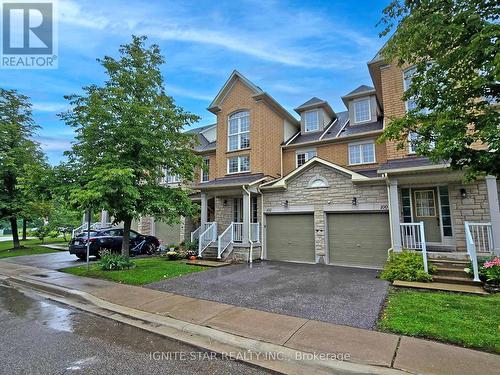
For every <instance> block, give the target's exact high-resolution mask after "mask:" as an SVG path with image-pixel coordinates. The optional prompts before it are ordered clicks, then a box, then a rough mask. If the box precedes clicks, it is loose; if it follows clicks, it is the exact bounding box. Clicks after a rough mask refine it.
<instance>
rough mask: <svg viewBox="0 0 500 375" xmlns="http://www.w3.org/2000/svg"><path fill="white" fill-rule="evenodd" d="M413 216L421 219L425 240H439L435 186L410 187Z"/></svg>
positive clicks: (439, 231)
mask: <svg viewBox="0 0 500 375" xmlns="http://www.w3.org/2000/svg"><path fill="white" fill-rule="evenodd" d="M412 194H413V196H412V198H413V199H412V200H413V216H414V219H415V221H416V222H420V221H423V222H424V229H425V240H426V242H437V243H440V242H441V228H440V225H441V223H440V218H439V204H438V192H437V189H436V188H435V187H429V188H418V189H412Z"/></svg>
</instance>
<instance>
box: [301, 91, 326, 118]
mask: <svg viewBox="0 0 500 375" xmlns="http://www.w3.org/2000/svg"><path fill="white" fill-rule="evenodd" d="M319 107H322V108H324V110H325V111H326V113H328V115H329V116H330V117H335V111H334V110H333V109H332V107H330V104H328V102H327V101H326V100H323V99H320V98H318V97H316V96H314V97H312V98H311V99H309V100H308V101H307V102H305V103H304V104H301V105H299V106H298V107H297V108H294V111H295V112H297V113H299V114H300V113H301V112H303V111H305V110H307V109H309V108H319Z"/></svg>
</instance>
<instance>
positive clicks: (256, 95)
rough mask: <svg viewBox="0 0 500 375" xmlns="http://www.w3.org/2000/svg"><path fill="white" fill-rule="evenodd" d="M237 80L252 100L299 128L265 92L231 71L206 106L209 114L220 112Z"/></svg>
mask: <svg viewBox="0 0 500 375" xmlns="http://www.w3.org/2000/svg"><path fill="white" fill-rule="evenodd" d="M238 80H239V81H240V82H242V83H243V84H244V85H246V86H247V87H248V88H249V89H250V90H251V91H252V94H253V95H252V97H253V99H254V100H263V101H265V102H266V103H267V104H268V105H269V106H270V107H271V108H272V109H274V110H275V111H276V112H278V113H279V114H280V115H281V116H283V117H284V118H286V119H287V120H288V121H289V122H290V123H292V124H293V125H295V126H299V124H300V123H299V121H298V120H297V119H296V118H295V117H294V116H293V115H292V114H291V113H290V112H288V111H287V110H286V109H285V108H284V107H283V106H282V105H281V104H279V103H278V102H277V101H276V99H274V98H273V97H272V96H271V95H269V94H268V93H267V92H265V91H263V90H262V89H261V88H260V87H259V86H257V85H255V84H254V83H252V82H251V81H250V80H249V79H247V78H246V77H245V76H244V75H243V74H241V73H240V72H238V71H237V70H233V72H232V73H231V75H230V76H229V78H228V79H227V81H226V82H225V83H224V85H223V86H222V88H221V89H220V90H219V92H218V93H217V95H216V96H215V98H214V100H213V101H212V103H210V105H209V106H208V108H207V109H208V110H209V111H210V112H212V113H214V114H217V112H219V110H220V106H219V105H220V104H221V103H222V101H223V100H224V98H225V96H226V95H227V93H228V92H229V91H230V90H231V88H232V87H233V85H234V83H235V82H236V81H238Z"/></svg>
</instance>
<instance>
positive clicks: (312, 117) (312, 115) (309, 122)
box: [304, 109, 319, 132]
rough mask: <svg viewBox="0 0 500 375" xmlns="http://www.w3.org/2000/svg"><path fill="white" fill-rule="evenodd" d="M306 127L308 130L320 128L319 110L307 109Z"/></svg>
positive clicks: (305, 115)
mask: <svg viewBox="0 0 500 375" xmlns="http://www.w3.org/2000/svg"><path fill="white" fill-rule="evenodd" d="M304 129H305V131H306V132H313V131H316V130H319V111H318V110H317V109H316V110H314V111H307V112H305V113H304Z"/></svg>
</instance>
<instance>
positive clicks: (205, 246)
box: [156, 56, 500, 268]
mask: <svg viewBox="0 0 500 375" xmlns="http://www.w3.org/2000/svg"><path fill="white" fill-rule="evenodd" d="M368 68H369V71H370V75H371V78H372V81H373V86H374V87H370V86H366V85H362V86H359V87H358V88H357V89H355V90H353V91H352V92H350V93H348V94H346V95H345V96H343V97H342V100H343V102H344V104H345V106H346V110H343V111H338V112H335V111H334V110H333V109H332V108H331V107H330V105H329V104H328V102H326V101H325V100H322V99H319V98H316V97H314V98H312V99H310V100H308V101H306V102H305V103H304V104H302V105H300V106H298V107H296V108H295V112H296V113H297V116H298V118H297V117H295V116H294V115H292V114H290V113H289V112H288V111H286V110H285V109H284V108H283V107H282V106H281V105H280V104H279V103H278V102H277V101H276V100H274V99H273V98H272V97H271V96H270V95H269V94H268V93H266V92H265V91H263V90H262V89H261V88H259V87H258V86H256V85H255V84H253V83H252V82H251V81H249V80H248V79H247V78H245V77H244V76H243V75H241V74H240V73H239V72H237V71H234V72H233V73H232V74H231V76H230V77H229V79H228V80H227V81H226V83H225V84H224V85H223V87H222V89H221V90H220V91H219V93H218V94H217V96H216V97H215V99H214V100H213V102H212V103H211V104H210V106H209V108H208V109H209V111H211V112H212V113H214V114H215V115H216V116H217V123H216V124H214V125H210V126H206V127H202V128H198V129H195V130H193V131H192V132H194V133H196V134H198V137H199V139H200V145H199V146H198V147H197V148H196V152H198V153H199V154H200V155H203V157H204V160H205V162H206V165H207V169H206V171H205V172H203V173H200V177H199V179H198V181H196V182H195V184H194V188H196V189H197V191H198V192H199V193H197V194H196V195H194V196H193V199H195V200H198V201H199V203H200V206H201V217H200V224H201V225H200V227H198V228H197V229H196V230H195V231H193V232H192V233H191V234H189V233H188V232H189V230H186V228H188V229H190V228H192V227H193V223H192V221H191V220H190V219H184V221H183V223H184V227H183V229H180V230H179V232H181V235H180V236H179V238H181V239H188V237H192V238H199V240H200V248H199V251H200V255H201V256H202V257H206V258H209V257H216V256H218V257H221V258H225V257H227V256H237V257H242V258H248V257H249V256H250V252H251V251H252V257H262V258H263V259H269V260H284V261H296V262H310V263H326V264H337V265H350V266H361V267H376V268H377V267H381V266H382V265H383V264H384V262H385V260H386V259H387V251H388V250H389V249H391V248H392V249H394V250H396V251H399V250H401V249H402V248H415V249H417V250H421V249H422V244H423V243H425V244H426V245H427V246H426V248H427V250H429V251H441V252H464V251H465V250H466V248H467V241H466V223H467V222H475V223H480V225H476V226H474V225H472V226H469V228H470V229H472V230H471V232H470V233H471V235H472V236H471V237H472V240H473V242H474V243H475V245H476V247H477V250H478V251H479V252H483V253H487V252H494V251H495V252H498V251H499V249H498V247H499V246H500V238H499V236H500V208H499V203H498V200H499V197H498V194H499V193H498V192H499V190H500V189H499V188H498V181H497V180H496V179H495V178H494V177H492V176H488V177H486V178H485V179H482V180H479V181H476V182H473V183H470V184H465V183H464V182H463V174H462V173H460V172H455V171H450V169H449V166H448V164H447V163H446V162H443V163H438V164H433V163H431V162H430V161H429V160H427V159H426V158H423V157H419V156H416V155H415V153H414V152H413V150H412V144H411V142H409V144H408V148H407V149H405V150H399V149H397V147H396V143H395V142H385V143H379V142H377V139H378V138H379V136H380V135H381V134H382V132H383V130H384V127H385V126H386V125H387V124H388V122H389V121H390V120H391V119H392V118H394V117H397V116H402V115H403V114H404V112H405V110H406V109H407V108H408V106H411V103H405V102H403V101H402V99H401V98H402V96H403V92H404V90H405V87H407V86H408V85H409V84H410V79H411V69H409V70H404V71H402V70H401V69H400V68H398V67H397V66H395V65H391V64H388V63H386V62H385V61H383V60H382V59H381V58H380V57H379V56H377V57H376V58H374V59H373V60H372V61H371V62H369V64H368ZM187 222H189V225H186V223H187ZM420 223H422V226H423V231H421V229H420V226H421V225H420ZM156 234H157V235H158V231H157V233H156ZM421 234H424V236H425V240H424V238H422V237H421ZM176 237H177V235H176Z"/></svg>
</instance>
